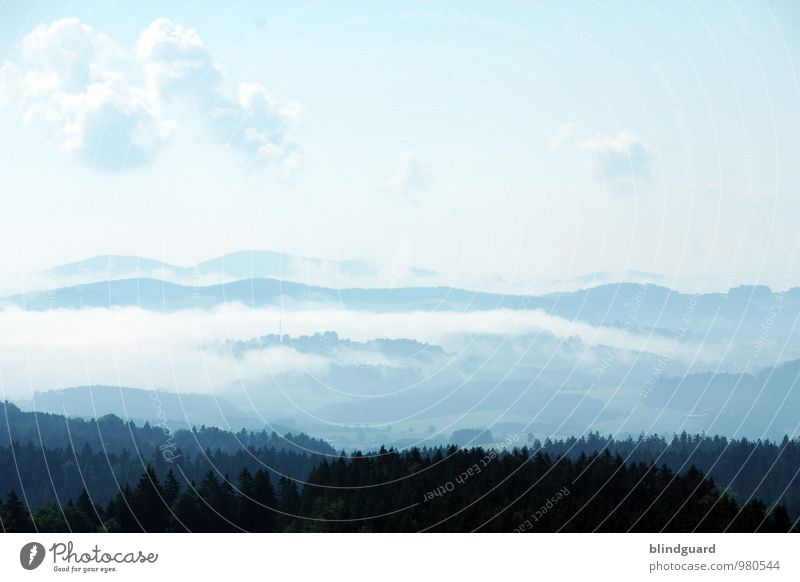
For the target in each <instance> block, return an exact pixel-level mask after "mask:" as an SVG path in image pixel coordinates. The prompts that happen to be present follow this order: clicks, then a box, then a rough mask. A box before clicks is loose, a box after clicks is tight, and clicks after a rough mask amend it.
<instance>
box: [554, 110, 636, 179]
mask: <svg viewBox="0 0 800 582" xmlns="http://www.w3.org/2000/svg"><path fill="white" fill-rule="evenodd" d="M547 146H548V148H550V149H551V150H553V151H563V149H564V148H565V147H570V148H571V149H572V150H574V151H576V152H578V153H580V154H583V155H584V156H586V157H587V158H588V160H589V163H590V165H591V167H592V168H593V169H594V170H595V171H596V173H597V176H598V178H599V179H601V180H602V181H603V182H605V183H611V184H614V183H616V184H630V183H632V182H634V181H635V180H636V179H637V178H641V177H643V176H645V175H646V174H647V171H648V166H649V163H650V160H651V157H652V152H651V150H650V148H649V147H648V145H647V144H646V143H645V142H644V140H642V139H641V138H640V137H639V136H637V135H636V134H635V133H633V132H632V131H631V130H629V129H623V130H621V131H620V132H619V133H617V134H612V135H603V134H596V135H594V136H589V137H587V136H580V135H579V131H578V127H577V126H576V125H575V124H574V123H562V124H561V125H560V126H559V127H558V129H557V130H556V131H555V132H553V133H552V134H551V135H550V137H549V138H548V139H547Z"/></svg>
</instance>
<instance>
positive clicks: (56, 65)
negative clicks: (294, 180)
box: [0, 18, 301, 170]
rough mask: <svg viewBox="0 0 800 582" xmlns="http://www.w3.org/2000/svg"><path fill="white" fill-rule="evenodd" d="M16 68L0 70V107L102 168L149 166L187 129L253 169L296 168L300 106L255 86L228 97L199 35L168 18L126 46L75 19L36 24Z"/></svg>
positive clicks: (240, 87) (243, 87)
mask: <svg viewBox="0 0 800 582" xmlns="http://www.w3.org/2000/svg"><path fill="white" fill-rule="evenodd" d="M19 48H20V51H19V59H18V62H11V61H9V62H6V63H5V64H4V65H3V67H2V68H1V69H0V105H2V106H5V107H9V106H17V107H18V108H19V109H20V110H21V112H22V115H23V116H24V119H25V121H26V122H44V123H47V124H49V125H50V126H52V127H53V128H54V130H55V133H54V135H53V141H54V142H55V144H56V145H57V146H58V147H59V148H60V149H62V150H64V151H67V152H72V153H75V154H77V155H79V156H80V157H81V158H83V159H84V160H85V161H86V162H88V163H90V164H91V165H93V166H95V167H97V168H100V169H107V170H120V169H129V168H134V167H137V166H141V165H143V164H146V163H149V162H150V161H151V160H152V159H153V158H154V157H155V155H156V154H157V153H158V151H159V149H160V148H162V147H163V146H164V145H165V144H166V143H168V142H169V140H170V139H171V137H172V136H173V135H174V133H175V132H176V131H177V130H179V129H180V128H181V127H182V126H183V125H186V124H198V125H199V124H202V125H203V126H204V128H205V129H206V133H207V135H208V136H209V137H210V138H211V139H212V140H213V141H215V142H217V143H222V144H225V145H228V146H230V147H231V148H233V149H235V150H237V151H239V152H241V153H244V154H245V155H246V156H247V157H248V159H250V160H251V161H253V162H261V163H270V164H273V163H274V164H278V165H282V164H287V165H289V166H292V167H294V166H296V165H297V147H296V145H295V144H293V143H292V142H291V140H290V139H289V135H288V130H289V127H290V126H291V124H293V123H295V122H296V121H297V120H298V119H299V117H300V112H301V108H300V106H299V104H297V103H289V104H281V103H279V102H278V101H277V100H276V99H275V98H274V97H273V96H272V95H271V94H270V93H269V91H268V90H267V89H266V87H264V86H262V85H259V84H256V83H239V84H238V86H237V87H236V89H235V90H231V91H230V92H231V93H232V94H233V95H234V96H233V97H229V96H228V92H227V91H226V88H225V83H224V81H225V76H224V74H223V71H222V69H221V67H220V66H219V65H218V64H217V63H216V62H215V61H214V59H213V58H212V56H211V54H210V53H209V52H208V50H207V49H206V47H205V45H204V44H203V41H202V39H201V38H200V36H199V34H198V33H197V32H196V31H195V30H192V29H190V28H187V27H185V26H182V25H180V24H174V23H172V22H171V21H169V20H168V19H166V18H159V19H157V20H156V21H154V22H153V23H152V24H150V25H149V26H148V27H147V28H146V29H145V30H143V31H142V32H141V34H140V35H139V38H138V40H137V42H136V43H135V45H134V46H133V47H123V46H120V45H119V44H117V43H115V42H114V41H113V40H112V39H111V38H110V37H109V36H108V35H106V34H103V33H102V32H98V31H95V30H94V29H93V28H92V27H90V26H88V25H86V24H85V23H82V22H81V21H80V20H78V19H77V18H65V19H61V20H57V21H55V22H53V23H52V24H42V25H39V26H37V27H36V28H35V29H34V30H33V31H32V32H31V33H30V34H28V35H27V36H26V37H25V38H24V39H23V40H22V42H21V44H20V47H19Z"/></svg>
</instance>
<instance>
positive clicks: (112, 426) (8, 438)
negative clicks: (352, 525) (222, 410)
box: [0, 401, 338, 456]
mask: <svg viewBox="0 0 800 582" xmlns="http://www.w3.org/2000/svg"><path fill="white" fill-rule="evenodd" d="M12 442H17V443H33V444H35V445H37V446H40V447H45V448H67V447H71V448H73V449H75V450H81V449H82V448H83V447H84V446H86V445H88V446H89V447H90V448H91V449H93V450H95V451H107V452H109V453H121V452H123V451H128V452H135V451H143V454H144V455H146V456H147V455H150V453H151V452H152V451H154V450H156V449H158V450H161V451H170V452H171V453H170V454H178V453H179V452H180V453H182V454H183V455H192V454H197V453H202V452H203V451H204V450H205V449H211V450H216V449H220V450H221V451H223V452H228V453H235V452H237V451H241V450H243V449H247V448H271V449H276V450H292V451H295V452H306V453H317V454H321V455H336V454H338V453H337V451H336V450H334V448H333V447H331V446H330V445H329V444H328V443H326V442H325V441H323V440H321V439H315V438H311V437H309V436H308V435H305V434H302V433H301V434H296V435H293V434H285V435H279V434H277V433H276V432H274V431H270V430H266V429H265V430H261V431H247V430H240V431H239V432H230V431H226V430H222V429H220V428H217V427H208V426H200V427H199V428H198V427H195V428H192V429H191V430H186V429H178V430H175V431H171V430H170V427H169V424H168V423H167V424H163V425H162V424H156V425H152V424H150V423H145V424H144V425H136V424H135V423H133V422H132V421H128V422H126V421H124V420H122V419H121V418H119V417H118V416H115V415H113V414H108V415H106V416H101V417H100V418H98V419H90V420H84V419H82V418H70V417H65V416H62V415H60V414H50V413H43V412H24V411H22V410H20V409H19V408H18V407H17V406H15V405H14V404H12V403H10V402H8V401H6V402H3V403H2V410H0V446H5V447H7V446H9V445H10V444H11V443H12Z"/></svg>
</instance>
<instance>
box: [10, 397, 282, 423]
mask: <svg viewBox="0 0 800 582" xmlns="http://www.w3.org/2000/svg"><path fill="white" fill-rule="evenodd" d="M19 404H20V405H21V406H22V407H23V408H27V409H30V410H36V411H38V412H51V413H54V414H63V415H65V416H70V417H81V418H100V417H102V416H106V415H108V414H113V415H115V416H118V417H120V418H122V419H125V420H133V421H136V422H137V423H138V424H143V423H145V422H149V423H150V424H152V425H158V424H161V423H167V424H168V425H169V426H170V428H171V429H172V430H175V429H177V428H187V427H192V426H201V425H207V426H218V427H223V428H225V427H232V428H234V429H236V430H238V429H241V428H263V427H264V424H265V423H264V422H263V421H261V420H260V419H258V418H257V417H256V416H255V415H253V414H252V413H247V412H243V411H242V410H240V409H239V408H237V407H236V406H234V405H233V404H231V403H230V402H229V401H228V400H226V399H224V398H219V397H217V396H212V395H209V394H176V393H174V392H166V391H163V390H144V389H140V388H126V387H118V386H77V387H74V388H64V389H62V390H47V391H43V392H35V393H34V395H33V398H32V399H31V400H29V401H20V403H19ZM275 430H278V432H281V431H284V432H285V431H287V430H288V429H287V427H283V426H281V427H278V428H277V429H275Z"/></svg>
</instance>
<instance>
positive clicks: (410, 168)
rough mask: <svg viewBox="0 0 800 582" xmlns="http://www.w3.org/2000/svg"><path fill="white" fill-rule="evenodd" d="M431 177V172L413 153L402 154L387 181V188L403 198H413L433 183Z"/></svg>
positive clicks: (432, 175)
mask: <svg viewBox="0 0 800 582" xmlns="http://www.w3.org/2000/svg"><path fill="white" fill-rule="evenodd" d="M433 177H434V174H433V171H432V170H431V169H430V168H429V167H428V166H427V165H425V164H424V163H423V162H422V161H421V160H420V159H419V157H417V154H416V153H415V152H404V153H403V154H401V155H400V163H399V165H398V168H397V170H395V172H394V174H392V176H391V178H390V179H389V182H388V186H389V188H390V189H392V190H394V191H395V192H397V193H399V194H401V195H403V196H406V197H412V198H413V197H414V196H416V195H417V194H419V193H420V191H421V190H424V189H425V188H427V187H428V186H429V185H430V184H431V182H433Z"/></svg>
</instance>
